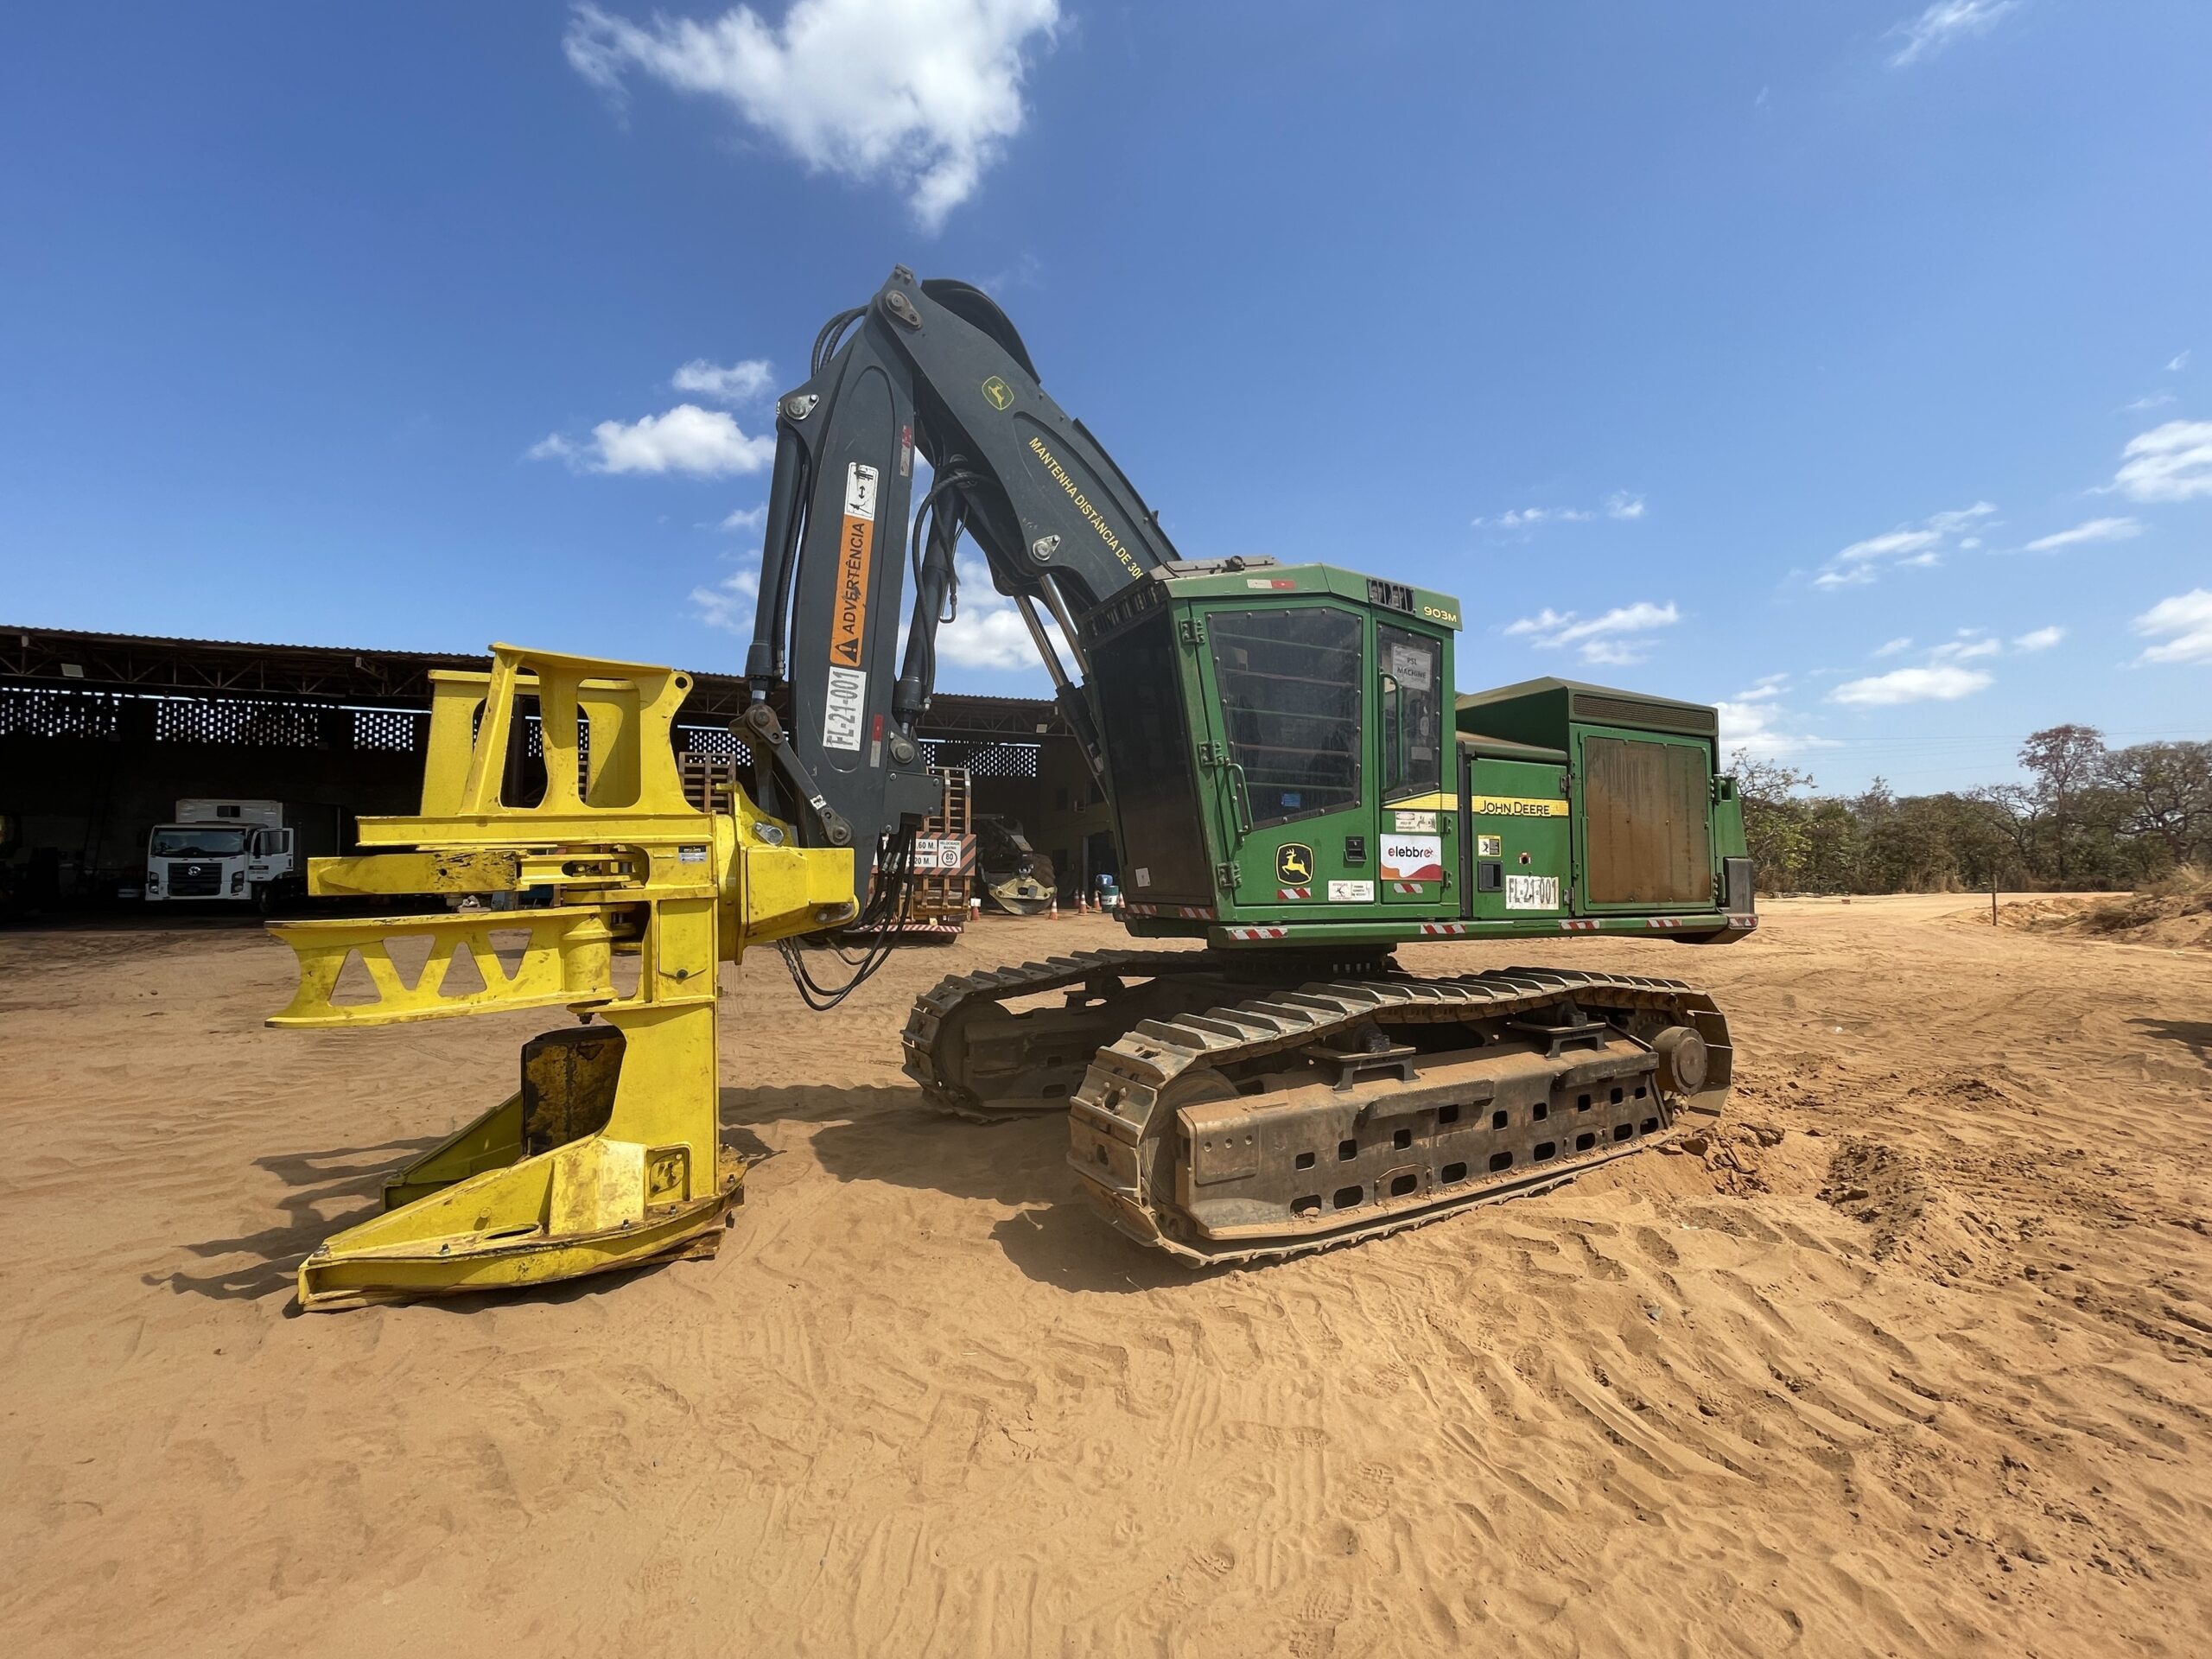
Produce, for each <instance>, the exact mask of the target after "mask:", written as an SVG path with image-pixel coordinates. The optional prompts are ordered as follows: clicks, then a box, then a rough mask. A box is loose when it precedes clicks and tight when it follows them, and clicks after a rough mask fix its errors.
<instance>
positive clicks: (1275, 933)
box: [1229, 927, 1290, 939]
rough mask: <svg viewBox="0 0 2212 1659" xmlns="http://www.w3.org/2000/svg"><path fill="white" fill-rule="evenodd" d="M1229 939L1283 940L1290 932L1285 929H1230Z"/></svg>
mask: <svg viewBox="0 0 2212 1659" xmlns="http://www.w3.org/2000/svg"><path fill="white" fill-rule="evenodd" d="M1229 937H1230V938H1232V939H1284V938H1289V937H1290V930H1289V929H1288V928H1287V927H1232V928H1230V930H1229Z"/></svg>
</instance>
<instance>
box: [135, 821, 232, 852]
mask: <svg viewBox="0 0 2212 1659" xmlns="http://www.w3.org/2000/svg"><path fill="white" fill-rule="evenodd" d="M244 851H245V830H243V829H230V828H228V827H226V826H225V825H223V824H219V823H208V824H199V823H170V824H164V825H162V828H160V829H156V830H155V831H154V843H153V845H152V846H151V847H150V848H149V849H147V856H148V857H149V858H236V857H237V856H238V855H239V854H240V853H243V852H244Z"/></svg>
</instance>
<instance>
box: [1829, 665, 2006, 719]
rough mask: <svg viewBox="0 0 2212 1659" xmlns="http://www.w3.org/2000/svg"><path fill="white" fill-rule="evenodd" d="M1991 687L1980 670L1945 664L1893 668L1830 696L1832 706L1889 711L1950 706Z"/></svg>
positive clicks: (1843, 686)
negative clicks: (1913, 705)
mask: <svg viewBox="0 0 2212 1659" xmlns="http://www.w3.org/2000/svg"><path fill="white" fill-rule="evenodd" d="M1989 683H1991V677H1990V676H1989V675H1987V674H1986V673H1984V672H1983V671H1981V670H1980V669H1978V668H1959V667H1955V666H1953V665H1949V664H1944V665H1941V666H1938V667H1935V668H1893V669H1891V671H1889V672H1888V673H1886V674H1876V675H1872V676H1871V677H1868V678H1866V679H1863V680H1847V681H1846V682H1845V683H1843V684H1841V685H1839V686H1838V687H1836V689H1835V690H1833V691H1831V692H1829V693H1828V701H1829V702H1843V703H1849V704H1852V705H1853V706H1854V707H1857V708H1863V709H1873V708H1886V707H1888V706H1889V705H1891V704H1892V703H1899V702H1951V701H1953V700H1954V699H1955V698H1959V697H1964V696H1972V695H1973V694H1974V693H1975V692H1976V691H1979V690H1981V689H1982V688H1983V687H1985V686H1986V685H1988V684H1989Z"/></svg>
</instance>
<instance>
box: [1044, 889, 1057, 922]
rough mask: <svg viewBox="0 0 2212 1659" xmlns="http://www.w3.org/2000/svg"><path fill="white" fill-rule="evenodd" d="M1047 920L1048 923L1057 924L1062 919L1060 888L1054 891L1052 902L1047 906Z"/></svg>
mask: <svg viewBox="0 0 2212 1659" xmlns="http://www.w3.org/2000/svg"><path fill="white" fill-rule="evenodd" d="M1045 919H1046V921H1048V922H1057V921H1058V920H1059V919H1060V895H1059V891H1058V888H1055V889H1054V890H1053V893H1052V902H1050V903H1049V904H1047V905H1046V906H1045Z"/></svg>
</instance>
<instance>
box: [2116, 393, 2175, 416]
mask: <svg viewBox="0 0 2212 1659" xmlns="http://www.w3.org/2000/svg"><path fill="white" fill-rule="evenodd" d="M2180 401H2181V400H2180V399H2179V398H2177V397H2175V396H2174V395H2173V393H2171V391H2152V392H2146V393H2145V394H2144V395H2143V396H2142V397H2138V398H2137V399H2136V400H2135V401H2134V402H2133V403H2132V404H2121V405H2120V413H2121V414H2123V415H2133V414H2134V413H2135V412H2136V411H2137V410H2144V409H2164V407H2165V406H2166V405H2167V404H2173V403H2178V402H2180Z"/></svg>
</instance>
